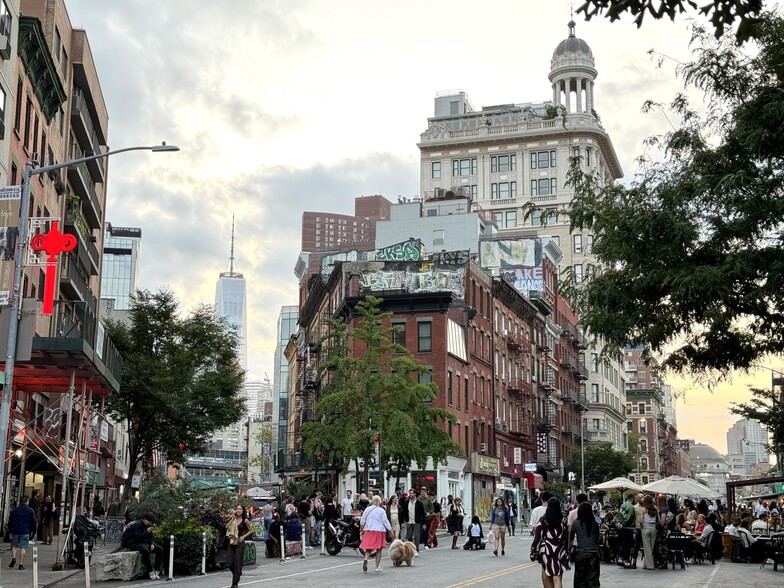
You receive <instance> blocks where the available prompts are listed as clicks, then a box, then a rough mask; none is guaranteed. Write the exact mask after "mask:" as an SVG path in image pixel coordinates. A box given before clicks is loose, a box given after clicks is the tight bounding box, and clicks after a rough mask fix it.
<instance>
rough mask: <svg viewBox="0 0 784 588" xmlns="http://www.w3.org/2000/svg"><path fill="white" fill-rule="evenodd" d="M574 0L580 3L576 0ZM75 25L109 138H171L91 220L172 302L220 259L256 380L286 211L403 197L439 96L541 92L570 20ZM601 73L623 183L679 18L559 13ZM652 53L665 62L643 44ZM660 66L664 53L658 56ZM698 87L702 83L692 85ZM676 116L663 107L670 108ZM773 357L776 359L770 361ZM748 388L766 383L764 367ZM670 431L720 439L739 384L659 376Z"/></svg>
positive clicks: (179, 4) (526, 0)
mask: <svg viewBox="0 0 784 588" xmlns="http://www.w3.org/2000/svg"><path fill="white" fill-rule="evenodd" d="M575 4H576V5H579V4H580V3H579V2H576V3H575ZM66 7H67V9H68V12H69V15H70V18H71V22H72V24H73V26H75V27H81V28H84V29H85V30H86V31H87V36H88V39H89V43H90V47H91V50H92V54H93V58H94V60H95V63H96V67H97V69H98V75H99V79H100V83H101V88H102V91H103V93H104V98H105V101H106V104H107V108H108V112H109V134H108V136H109V146H110V148H112V149H118V148H121V147H127V146H135V145H152V144H155V143H159V142H161V141H166V142H167V143H169V144H175V145H178V146H179V147H180V148H181V151H180V152H177V153H148V152H132V153H129V154H123V155H119V156H117V157H112V158H111V159H110V160H109V175H108V178H109V179H108V188H107V205H106V219H107V221H109V222H111V223H112V224H114V225H117V226H135V227H141V228H142V231H143V244H142V252H141V276H140V280H141V281H140V286H141V287H143V288H148V289H151V290H154V289H157V288H159V287H163V286H166V287H168V288H170V289H171V290H173V291H174V292H175V293H176V294H177V296H178V298H179V299H180V301H181V303H182V306H183V308H184V309H186V310H187V309H188V308H193V307H194V306H195V305H196V304H199V303H208V304H212V303H213V301H214V296H215V283H216V281H217V278H218V274H219V273H220V272H221V271H226V270H227V269H228V265H229V246H230V238H231V222H232V215H236V251H235V257H236V263H235V269H236V271H239V272H242V273H243V274H244V276H245V278H246V280H247V290H248V367H249V372H250V374H249V376H250V377H252V378H262V377H264V375H265V373H266V374H268V375H269V377H270V378H272V371H273V370H272V365H273V353H274V346H275V340H276V333H275V331H276V320H277V316H278V313H279V310H280V307H281V306H283V305H288V304H297V301H298V300H297V298H298V297H297V282H296V278H295V277H294V273H293V268H294V264H295V262H296V260H297V254H298V252H299V245H300V224H301V219H302V212H303V211H306V210H317V211H330V212H335V213H343V214H352V213H353V203H354V198H355V197H357V196H361V195H371V194H382V195H384V196H386V197H387V198H388V199H390V200H392V201H396V198H397V196H398V195H403V196H409V197H410V196H414V195H417V194H419V164H418V161H419V151H418V148H417V146H416V143H417V142H418V140H419V136H420V134H421V133H422V132H423V131H424V130H425V129H426V128H427V118H428V117H429V116H432V115H433V99H434V97H435V95H436V93H437V92H440V91H444V90H452V89H461V90H465V91H466V92H467V94H468V96H469V98H470V99H471V101H472V102H473V104H474V106H475V107H477V108H479V107H481V106H482V105H486V106H487V105H493V104H506V103H513V102H514V103H519V102H534V101H543V100H549V99H551V97H552V91H551V88H550V83H549V81H548V79H547V74H548V72H549V69H550V59H551V57H552V53H553V50H554V49H555V47H556V46H557V45H558V43H559V42H560V41H561V40H563V39H564V38H566V36H567V34H568V29H567V23H568V22H569V20H570V3H569V2H566V1H565V0H514V1H508V0H491V1H489V2H486V3H482V4H479V3H477V2H469V1H465V0H452V1H449V2H446V1H442V0H427V1H422V0H418V1H412V0H398V1H397V2H383V3H382V2H376V1H372V0H371V1H368V0H364V1H358V0H332V1H330V2H327V1H326V0H210V1H207V0H123V1H121V2H119V1H116V0H114V1H107V0H66ZM574 19H575V21H576V22H577V26H576V34H577V36H578V37H580V38H582V39H584V40H585V41H586V42H587V43H588V44H589V46H590V47H591V49H592V51H593V54H594V58H595V60H596V68H597V70H598V72H599V73H598V78H597V80H596V86H595V109H596V111H597V112H598V114H599V115H600V117H601V119H602V123H603V125H604V127H605V129H606V130H607V132H608V133H609V135H610V137H611V139H612V141H613V144H614V146H615V150H616V153H617V155H618V157H619V159H620V161H621V164H622V167H623V170H624V172H625V174H626V175H625V179H624V181H628V180H629V179H630V178H631V177H632V175H633V173H634V171H635V169H636V165H635V163H634V160H635V158H636V157H638V156H639V155H641V154H642V153H644V152H645V147H644V145H643V140H644V139H645V138H646V137H648V136H650V135H653V134H658V133H663V132H666V131H667V130H669V129H670V128H671V127H670V123H669V122H668V119H667V118H666V117H665V116H664V114H663V113H662V112H659V111H654V112H653V113H650V114H643V113H642V112H641V107H642V105H643V102H644V101H646V100H648V99H651V100H654V101H657V102H663V103H667V102H669V101H670V100H671V99H672V98H673V97H674V96H675V93H676V92H678V91H681V90H682V89H683V85H682V82H681V81H679V80H678V79H677V78H676V76H675V71H674V67H675V65H676V63H677V62H678V61H684V60H687V59H688V57H689V49H688V42H689V38H690V33H689V29H688V26H687V23H686V20H685V19H679V20H678V21H677V22H675V23H672V22H669V21H663V22H658V21H653V20H648V21H646V22H645V24H644V25H643V27H642V28H641V29H637V28H636V26H635V25H634V24H633V23H632V22H631V19H629V18H628V17H627V18H625V19H623V20H621V21H618V22H615V23H609V21H606V20H605V19H599V18H594V19H593V20H591V21H590V22H587V23H586V22H585V21H584V19H583V18H582V17H581V16H578V15H575V17H574ZM651 49H654V50H655V51H656V52H657V53H658V54H660V55H665V56H666V58H665V59H663V60H660V59H658V58H656V57H651V56H650V55H649V54H648V51H649V50H651ZM660 61H661V64H660ZM697 98H698V99H699V97H697ZM673 122H675V123H677V121H673ZM770 365H771V366H772V367H775V368H778V369H782V362H781V361H780V360H779V361H778V364H776V363H775V362H774V363H772V364H770ZM755 375H756V377H757V384H756V385H759V386H763V385H764V384H765V382H769V380H770V372H769V371H766V370H764V369H761V370H759V371H758V372H756V373H755ZM668 381H670V382H671V383H672V384H673V386H674V387H675V389H676V391H677V392H678V393H679V394H683V396H684V399H682V400H679V402H678V404H677V409H678V425H679V429H680V436H681V437H684V438H694V439H696V440H697V441H700V442H705V443H708V444H710V445H712V446H714V447H715V448H716V449H718V450H720V451H722V452H724V451H726V439H725V433H726V430H727V429H728V428H729V426H731V424H732V423H733V422H734V421H735V420H737V419H736V418H735V417H733V416H732V415H730V414H729V411H728V403H729V402H730V401H731V400H743V399H745V398H747V397H748V395H749V394H748V392H747V388H746V384H747V381H746V380H744V379H743V378H740V377H735V378H733V381H732V383H730V384H727V385H724V386H721V387H719V388H717V389H715V390H713V391H712V392H711V391H708V390H706V389H705V388H704V387H701V386H699V385H695V384H694V382H692V381H691V380H690V379H689V378H677V379H668Z"/></svg>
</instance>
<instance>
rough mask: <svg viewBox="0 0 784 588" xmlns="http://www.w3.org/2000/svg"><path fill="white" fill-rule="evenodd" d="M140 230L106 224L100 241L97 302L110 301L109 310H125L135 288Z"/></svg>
mask: <svg viewBox="0 0 784 588" xmlns="http://www.w3.org/2000/svg"><path fill="white" fill-rule="evenodd" d="M141 245H142V230H141V229H138V228H134V227H114V226H112V224H111V223H106V226H105V227H104V241H103V271H102V273H101V299H102V300H113V301H114V302H113V303H111V307H112V310H129V309H130V307H131V295H132V294H134V292H136V289H137V288H138V284H137V282H138V275H139V252H140V250H141Z"/></svg>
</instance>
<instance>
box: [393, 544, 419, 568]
mask: <svg viewBox="0 0 784 588" xmlns="http://www.w3.org/2000/svg"><path fill="white" fill-rule="evenodd" d="M415 553H416V545H414V544H413V543H412V542H411V541H406V542H405V543H404V542H403V541H401V540H400V539H395V540H394V541H393V542H392V543H391V544H390V545H389V559H391V560H392V565H393V566H395V567H398V566H400V565H402V564H403V562H406V565H407V566H410V565H411V562H412V561H414V554H415Z"/></svg>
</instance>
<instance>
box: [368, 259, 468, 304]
mask: <svg viewBox="0 0 784 588" xmlns="http://www.w3.org/2000/svg"><path fill="white" fill-rule="evenodd" d="M465 275H466V270H465V268H457V269H454V270H444V269H437V268H432V269H428V270H426V271H422V269H421V268H419V267H414V268H411V269H403V270H397V269H395V270H392V269H389V270H386V269H384V270H377V271H371V272H365V273H363V274H362V275H361V277H360V286H361V287H362V289H363V290H368V291H371V292H384V291H390V290H400V291H403V292H408V293H412V294H415V293H421V292H452V293H453V294H454V295H455V297H456V298H458V299H461V300H462V299H464V298H465Z"/></svg>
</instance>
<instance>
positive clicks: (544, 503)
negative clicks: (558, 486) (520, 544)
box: [530, 492, 552, 535]
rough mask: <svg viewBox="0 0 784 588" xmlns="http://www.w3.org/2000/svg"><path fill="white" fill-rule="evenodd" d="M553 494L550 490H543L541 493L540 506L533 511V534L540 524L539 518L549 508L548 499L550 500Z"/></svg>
mask: <svg viewBox="0 0 784 588" xmlns="http://www.w3.org/2000/svg"><path fill="white" fill-rule="evenodd" d="M551 496H552V494H550V493H549V492H542V493H541V494H540V495H539V506H537V507H536V508H535V509H533V510H532V511H531V520H530V525H531V535H533V534H534V528H535V527H536V525H538V524H539V519H541V518H542V517H543V516H544V513H545V511H546V510H547V501H548V500H550V497H551Z"/></svg>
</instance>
